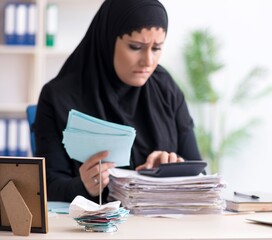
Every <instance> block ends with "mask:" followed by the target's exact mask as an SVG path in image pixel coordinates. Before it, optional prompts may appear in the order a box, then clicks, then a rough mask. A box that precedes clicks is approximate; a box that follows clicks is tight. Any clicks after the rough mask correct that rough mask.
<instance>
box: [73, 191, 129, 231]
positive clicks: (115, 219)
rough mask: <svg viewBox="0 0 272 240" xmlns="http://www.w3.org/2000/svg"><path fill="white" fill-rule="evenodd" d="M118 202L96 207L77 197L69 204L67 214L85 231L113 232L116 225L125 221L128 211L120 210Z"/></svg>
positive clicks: (94, 204)
mask: <svg viewBox="0 0 272 240" xmlns="http://www.w3.org/2000/svg"><path fill="white" fill-rule="evenodd" d="M120 203H121V202H120V201H115V202H111V203H107V204H105V205H101V206H100V205H98V204H96V203H94V202H92V201H89V200H88V199H86V198H84V197H82V196H77V197H76V198H75V199H74V200H73V201H72V203H71V205H70V208H69V214H70V216H71V217H72V218H74V219H75V221H76V222H77V223H78V224H79V225H80V226H84V227H85V230H86V231H92V232H115V231H117V226H116V225H117V224H119V223H122V222H124V221H125V220H126V218H125V217H126V216H127V215H128V214H129V211H128V210H126V209H124V208H122V207H121V208H120Z"/></svg>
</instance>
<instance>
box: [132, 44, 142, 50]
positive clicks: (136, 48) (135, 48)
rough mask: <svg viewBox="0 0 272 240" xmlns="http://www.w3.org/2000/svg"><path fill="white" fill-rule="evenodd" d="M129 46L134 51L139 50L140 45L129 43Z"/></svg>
mask: <svg viewBox="0 0 272 240" xmlns="http://www.w3.org/2000/svg"><path fill="white" fill-rule="evenodd" d="M129 48H130V49H132V50H136V51H137V50H141V47H140V46H138V45H132V44H130V45H129Z"/></svg>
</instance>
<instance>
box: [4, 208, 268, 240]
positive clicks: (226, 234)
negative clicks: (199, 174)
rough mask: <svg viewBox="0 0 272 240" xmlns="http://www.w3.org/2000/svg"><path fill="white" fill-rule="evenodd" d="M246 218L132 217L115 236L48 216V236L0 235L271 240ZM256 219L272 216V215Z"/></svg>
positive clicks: (42, 236)
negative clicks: (87, 230) (87, 229)
mask: <svg viewBox="0 0 272 240" xmlns="http://www.w3.org/2000/svg"><path fill="white" fill-rule="evenodd" d="M250 216H253V215H252V214H250V215H249V214H244V215H227V216H226V215H195V216H194V215H186V216H184V217H182V218H181V219H169V218H168V219H166V218H145V217H136V216H130V217H129V218H128V220H127V221H126V222H125V223H122V224H120V225H118V228H119V229H118V231H117V232H115V233H91V232H85V231H84V230H83V228H82V227H79V226H78V225H77V224H76V222H75V221H74V220H73V219H71V218H69V217H68V215H56V216H49V232H48V233H47V234H37V233H31V234H30V236H28V237H20V236H14V235H13V233H12V232H0V239H1V240H4V239H9V240H11V239H12V240H17V239H20V240H25V239H35V240H37V239H54V240H57V239H73V240H74V239H202V240H204V239H209V240H212V239H272V226H268V225H259V224H253V223H249V222H247V221H246V220H245V219H246V218H247V217H250ZM254 216H265V217H271V219H272V213H262V214H261V213H258V214H255V215H254Z"/></svg>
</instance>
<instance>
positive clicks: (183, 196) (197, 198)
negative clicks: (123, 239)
mask: <svg viewBox="0 0 272 240" xmlns="http://www.w3.org/2000/svg"><path fill="white" fill-rule="evenodd" d="M110 174H111V175H110V183H109V190H110V193H109V200H120V201H121V202H122V205H123V206H124V207H125V208H127V209H129V210H130V211H131V213H133V214H136V215H137V214H140V215H141V214H144V215H158V214H159V215H163V214H200V213H201V214H202V213H203V214H209V213H219V212H221V211H222V210H223V209H224V201H223V199H222V198H221V190H222V189H223V188H224V187H225V184H223V183H222V181H221V179H220V177H218V176H217V175H202V174H201V175H199V176H194V177H167V178H156V177H147V176H142V175H139V174H138V173H137V172H136V171H132V170H124V169H117V168H115V169H111V170H110Z"/></svg>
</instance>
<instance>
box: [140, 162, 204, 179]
mask: <svg viewBox="0 0 272 240" xmlns="http://www.w3.org/2000/svg"><path fill="white" fill-rule="evenodd" d="M206 166H207V162H205V161H192V160H191V161H189V160H187V161H184V162H175V163H162V164H160V165H159V166H158V167H155V168H151V169H141V170H139V171H138V173H139V174H141V175H146V176H150V177H181V176H196V175H199V174H200V173H201V172H203V171H204V169H205V167H206Z"/></svg>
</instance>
